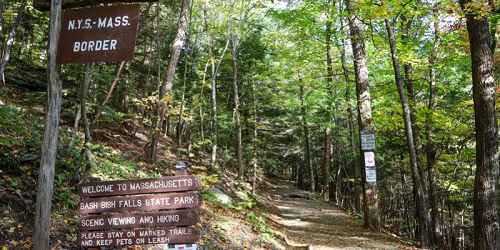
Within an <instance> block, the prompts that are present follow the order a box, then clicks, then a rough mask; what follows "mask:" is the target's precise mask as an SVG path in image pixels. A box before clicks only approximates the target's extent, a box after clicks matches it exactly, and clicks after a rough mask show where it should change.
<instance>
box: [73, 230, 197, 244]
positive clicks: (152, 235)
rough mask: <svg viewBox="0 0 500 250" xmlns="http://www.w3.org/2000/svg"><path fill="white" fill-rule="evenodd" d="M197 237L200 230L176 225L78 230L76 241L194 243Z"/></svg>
mask: <svg viewBox="0 0 500 250" xmlns="http://www.w3.org/2000/svg"><path fill="white" fill-rule="evenodd" d="M199 238H200V232H199V230H197V229H196V228H194V227H176V228H158V229H136V230H117V231H93V232H92V231H91V232H80V234H79V237H78V242H79V243H80V246H82V247H120V246H130V245H150V244H151V245H153V244H174V243H195V242H196V241H197V240H198V239H199Z"/></svg>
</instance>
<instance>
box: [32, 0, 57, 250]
mask: <svg viewBox="0 0 500 250" xmlns="http://www.w3.org/2000/svg"><path fill="white" fill-rule="evenodd" d="M61 4H62V0H52V1H51V10H52V11H51V12H50V31H49V51H48V55H49V65H48V71H49V77H48V83H49V84H48V86H47V94H48V108H47V116H46V118H45V119H46V120H45V132H44V136H43V144H42V156H41V160H40V171H39V174H38V180H37V183H38V190H37V196H36V210H35V225H34V227H33V228H34V229H33V249H35V250H48V249H49V233H50V230H49V228H50V216H51V211H52V196H53V192H54V165H55V162H56V154H57V143H58V137H59V118H60V111H61V101H62V83H61V80H60V79H59V73H58V67H57V63H56V59H57V58H56V57H57V47H58V45H59V33H60V30H61Z"/></svg>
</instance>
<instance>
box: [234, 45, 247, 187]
mask: <svg viewBox="0 0 500 250" xmlns="http://www.w3.org/2000/svg"><path fill="white" fill-rule="evenodd" d="M231 44H232V46H231V48H232V50H231V55H232V59H233V98H234V129H235V130H236V158H237V160H238V177H239V178H240V180H243V179H244V177H245V166H244V163H243V145H242V141H241V140H242V139H241V117H240V94H239V89H238V87H239V86H238V85H239V81H240V76H239V72H238V71H239V69H238V46H239V41H238V37H236V36H234V35H233V36H232V37H231Z"/></svg>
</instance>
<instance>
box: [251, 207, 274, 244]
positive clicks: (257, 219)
mask: <svg viewBox="0 0 500 250" xmlns="http://www.w3.org/2000/svg"><path fill="white" fill-rule="evenodd" d="M246 217H247V221H248V222H250V224H251V225H252V227H253V229H254V230H255V231H257V232H259V233H260V234H261V235H262V236H263V238H264V240H268V239H271V238H272V237H273V235H274V233H273V230H272V229H271V227H269V225H268V224H267V222H266V219H265V218H264V217H262V216H260V215H258V214H257V213H255V212H249V213H248V214H247V216H246Z"/></svg>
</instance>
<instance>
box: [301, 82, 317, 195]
mask: <svg viewBox="0 0 500 250" xmlns="http://www.w3.org/2000/svg"><path fill="white" fill-rule="evenodd" d="M299 78H300V76H299ZM299 81H302V79H300V80H299ZM300 84H301V85H300V110H301V116H302V131H303V133H304V155H305V159H304V160H305V164H306V166H307V169H308V170H309V177H310V182H309V184H310V190H311V192H314V188H315V186H316V185H315V182H314V169H313V167H312V164H311V147H310V144H309V128H308V126H307V118H306V115H307V111H306V104H305V93H304V86H303V85H302V83H300Z"/></svg>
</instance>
